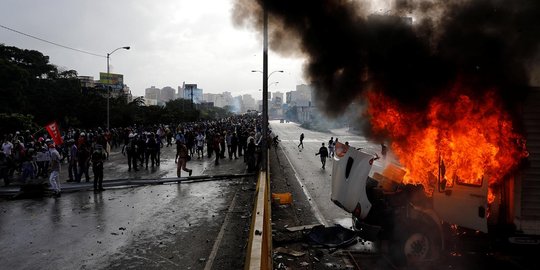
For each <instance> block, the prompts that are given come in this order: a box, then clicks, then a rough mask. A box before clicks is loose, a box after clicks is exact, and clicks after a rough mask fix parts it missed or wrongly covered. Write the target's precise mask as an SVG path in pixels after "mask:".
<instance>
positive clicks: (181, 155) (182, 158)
mask: <svg viewBox="0 0 540 270" xmlns="http://www.w3.org/2000/svg"><path fill="white" fill-rule="evenodd" d="M188 157H189V153H188V149H187V147H186V145H185V144H184V142H183V141H181V140H178V141H176V158H175V159H174V163H177V164H178V167H177V169H176V176H178V177H180V176H181V173H182V170H183V171H185V172H188V173H189V176H191V174H192V173H193V170H191V169H188V168H186V164H187V161H188Z"/></svg>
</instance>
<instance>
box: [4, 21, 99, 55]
mask: <svg viewBox="0 0 540 270" xmlns="http://www.w3.org/2000/svg"><path fill="white" fill-rule="evenodd" d="M0 27H2V28H4V29H7V30H9V31H12V32H15V33H17V34H21V35H23V36H27V37H30V38H33V39H37V40H39V41H43V42H46V43H49V44H52V45H55V46H58V47H62V48H64V49H68V50H73V51H77V52H81V53H86V54H89V55H93V56H97V57H104V58H105V57H107V56H105V55H101V54H97V53H91V52H87V51H83V50H79V49H75V48H72V47H68V46H64V45H62V44H58V43H55V42H52V41H48V40H45V39H42V38H38V37H36V36H32V35H30V34H26V33H23V32H21V31H17V30H15V29H12V28H9V27H7V26H4V25H1V24H0Z"/></svg>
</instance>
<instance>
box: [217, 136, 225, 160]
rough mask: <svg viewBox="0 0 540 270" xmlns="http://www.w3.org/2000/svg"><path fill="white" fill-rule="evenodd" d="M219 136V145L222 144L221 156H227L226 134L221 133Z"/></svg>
mask: <svg viewBox="0 0 540 270" xmlns="http://www.w3.org/2000/svg"><path fill="white" fill-rule="evenodd" d="M218 137H219V146H220V150H221V152H220V154H219V155H220V157H221V158H225V149H226V145H225V136H223V135H221V134H220V136H218Z"/></svg>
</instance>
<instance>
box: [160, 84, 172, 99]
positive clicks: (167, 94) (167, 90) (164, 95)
mask: <svg viewBox="0 0 540 270" xmlns="http://www.w3.org/2000/svg"><path fill="white" fill-rule="evenodd" d="M174 92H175V91H174V88H172V87H170V86H165V87H163V88H162V89H161V96H160V97H161V101H163V102H167V101H169V100H173V99H175V94H174Z"/></svg>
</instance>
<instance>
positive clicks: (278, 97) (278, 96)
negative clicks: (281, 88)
mask: <svg viewBox="0 0 540 270" xmlns="http://www.w3.org/2000/svg"><path fill="white" fill-rule="evenodd" d="M272 103H273V104H277V105H281V104H282V103H283V93H281V92H274V93H273V94H272Z"/></svg>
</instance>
